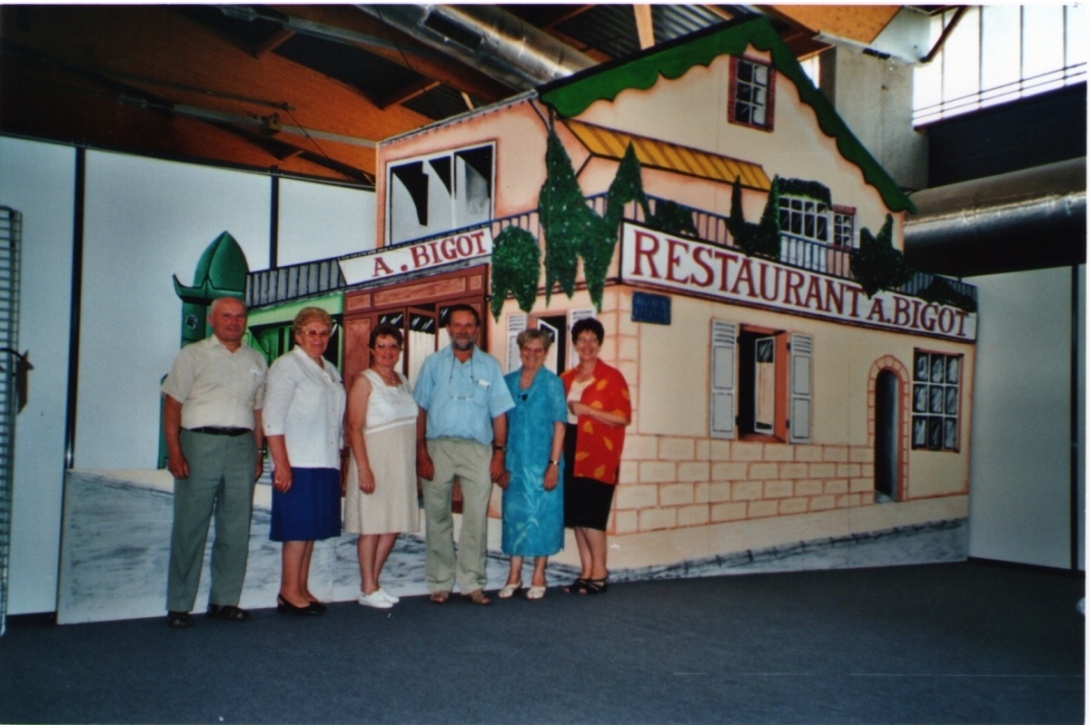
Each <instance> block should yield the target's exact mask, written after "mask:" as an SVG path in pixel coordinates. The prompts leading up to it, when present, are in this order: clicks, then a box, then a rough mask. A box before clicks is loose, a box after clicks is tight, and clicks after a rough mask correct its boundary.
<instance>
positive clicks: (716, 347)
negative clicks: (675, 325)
mask: <svg viewBox="0 0 1090 727" xmlns="http://www.w3.org/2000/svg"><path fill="white" fill-rule="evenodd" d="M737 335H738V326H737V325H736V324H734V323H727V322H726V321H717V320H713V321H712V340H711V344H712V345H711V382H710V384H711V392H710V394H711V395H710V396H709V397H708V399H709V401H710V402H711V411H710V412H709V418H708V422H709V425H708V428H709V430H710V432H709V436H710V437H712V438H713V439H733V438H734V369H735V366H734V358H735V356H734V352H735V350H736V346H735V339H736V337H737Z"/></svg>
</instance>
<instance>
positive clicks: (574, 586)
mask: <svg viewBox="0 0 1090 727" xmlns="http://www.w3.org/2000/svg"><path fill="white" fill-rule="evenodd" d="M586 587H587V579H586V578H582V577H579V578H576V579H575V580H574V581H572V582H571V583H569V584H568V585H566V586H564V593H579V592H580V591H581V590H583V589H584V588H586Z"/></svg>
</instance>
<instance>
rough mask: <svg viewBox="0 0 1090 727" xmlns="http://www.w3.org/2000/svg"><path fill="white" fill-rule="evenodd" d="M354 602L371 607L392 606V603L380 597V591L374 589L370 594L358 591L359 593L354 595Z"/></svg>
mask: <svg viewBox="0 0 1090 727" xmlns="http://www.w3.org/2000/svg"><path fill="white" fill-rule="evenodd" d="M356 603H358V604H359V605H361V606H370V607H371V608H393V605H394V604H392V603H390V602H389V601H387V600H386V599H385V598H383V597H382V591H375V592H374V593H372V594H371V595H367V594H366V593H364V592H363V591H360V595H358V596H357V597H356Z"/></svg>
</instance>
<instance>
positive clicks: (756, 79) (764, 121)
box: [727, 56, 776, 131]
mask: <svg viewBox="0 0 1090 727" xmlns="http://www.w3.org/2000/svg"><path fill="white" fill-rule="evenodd" d="M730 69H731V85H730V105H729V107H728V111H727V115H728V119H729V121H730V122H731V123H732V124H745V125H747V126H755V127H757V128H759V129H766V130H769V131H771V130H772V126H773V124H772V122H773V116H774V114H773V110H774V104H773V98H774V94H773V91H774V90H775V81H776V74H775V73H774V72H773V71H772V68H771V67H770V66H769V65H768V64H766V63H761V62H760V61H755V60H752V59H750V58H738V57H737V56H732V57H731V64H730Z"/></svg>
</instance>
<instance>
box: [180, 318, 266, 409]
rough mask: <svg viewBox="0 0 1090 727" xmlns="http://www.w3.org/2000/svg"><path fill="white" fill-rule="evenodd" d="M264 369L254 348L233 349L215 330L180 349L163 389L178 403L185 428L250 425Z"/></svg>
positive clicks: (261, 395) (258, 402) (260, 394)
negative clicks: (223, 341)
mask: <svg viewBox="0 0 1090 727" xmlns="http://www.w3.org/2000/svg"><path fill="white" fill-rule="evenodd" d="M267 370H268V365H267V364H266V363H265V359H264V358H263V357H262V356H261V354H259V353H258V352H257V351H255V350H253V349H252V348H250V347H249V346H246V345H243V346H239V348H238V349H236V350H235V351H233V352H232V351H231V350H230V349H228V348H227V347H226V346H224V345H223V344H222V343H220V341H219V339H218V338H216V337H215V336H214V335H213V336H209V337H208V338H206V339H204V340H203V341H197V342H196V343H191V344H189V345H188V346H186V347H185V348H183V349H182V350H181V351H179V352H178V355H177V356H175V357H174V363H173V365H172V366H171V367H170V373H169V374H167V378H166V380H165V381H163V385H162V392H163V393H164V394H166V395H167V396H169V397H170V398H172V399H174V400H175V401H177V402H179V403H180V404H181V405H182V427H183V428H184V429H197V428H199V427H240V428H243V429H253V428H254V410H255V409H260V408H261V401H262V399H263V398H264V396H265V372H266V371H267Z"/></svg>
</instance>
